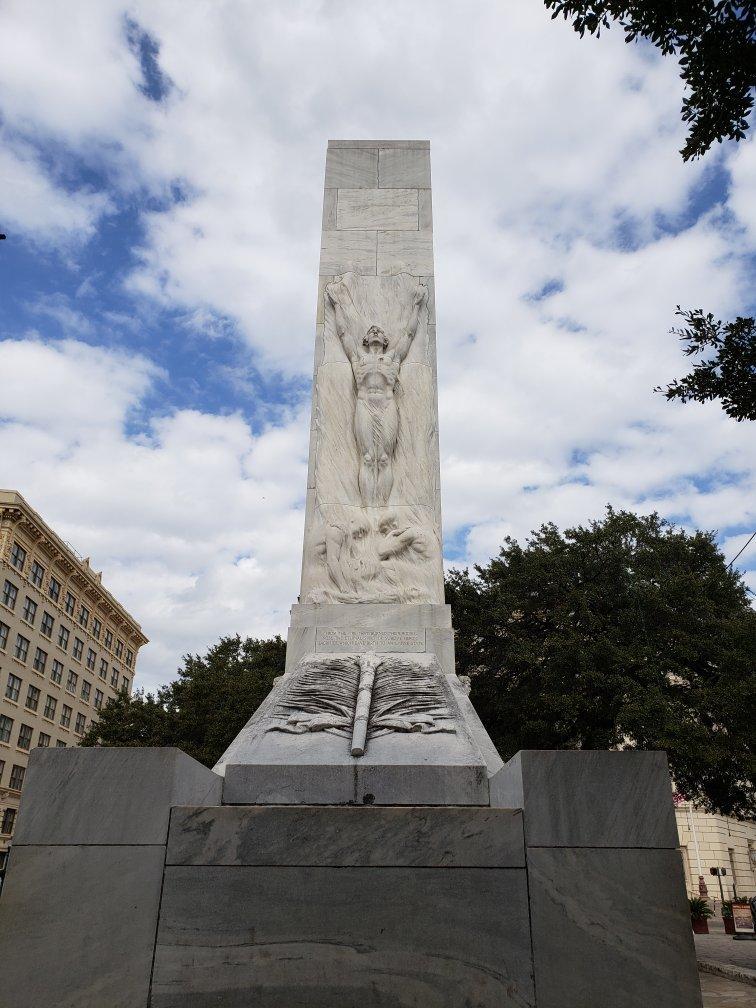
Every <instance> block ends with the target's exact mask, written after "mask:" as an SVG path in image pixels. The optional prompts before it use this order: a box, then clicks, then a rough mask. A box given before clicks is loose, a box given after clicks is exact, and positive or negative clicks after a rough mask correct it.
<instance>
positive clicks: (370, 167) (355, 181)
mask: <svg viewBox="0 0 756 1008" xmlns="http://www.w3.org/2000/svg"><path fill="white" fill-rule="evenodd" d="M377 185H378V149H377V147H375V146H374V147H372V148H367V149H360V148H354V147H346V148H341V147H337V146H335V145H333V144H329V145H328V153H327V155H326V174H325V187H326V189H338V188H340V187H341V186H345V187H348V188H355V189H357V188H363V187H365V188H370V187H371V186H377Z"/></svg>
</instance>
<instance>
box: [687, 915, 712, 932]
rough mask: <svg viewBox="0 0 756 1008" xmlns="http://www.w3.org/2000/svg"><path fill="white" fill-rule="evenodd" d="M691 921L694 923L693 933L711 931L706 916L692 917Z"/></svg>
mask: <svg viewBox="0 0 756 1008" xmlns="http://www.w3.org/2000/svg"><path fill="white" fill-rule="evenodd" d="M690 922H691V924H692V925H693V934H708V933H709V922H708V921H707V919H706V918H705V917H691V921H690Z"/></svg>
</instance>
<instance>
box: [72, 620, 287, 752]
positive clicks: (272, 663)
mask: <svg viewBox="0 0 756 1008" xmlns="http://www.w3.org/2000/svg"><path fill="white" fill-rule="evenodd" d="M285 657H286V645H285V644H284V642H283V641H282V640H281V638H280V637H274V638H273V639H272V640H254V639H252V638H251V637H248V638H246V639H244V640H242V638H241V637H239V636H236V637H224V638H222V639H221V640H220V641H219V642H218V643H217V644H215V645H214V646H213V647H211V648H210V650H209V651H208V652H207V654H205V655H203V656H199V655H186V656H185V657H184V664H183V667H182V668H180V669H179V672H178V678H177V679H176V680H175V681H174V682H172V683H170V684H169V685H168V686H165V687H163V688H162V689H160V690H158V692H157V694H156V695H152V694H150V693H147V694H145V693H140V692H137V693H135V694H134V695H133V696H129V695H128V694H127V693H121V695H120V696H119V697H118V698H117V699H116V700H112V701H111V702H110V703H109V704H108V705H107V706H106V707H105V708H104V709H103V711H102V713H101V716H100V719H99V720H98V721H96V722H95V723H93V724H92V725H91V727H90V728H89V731H88V732H87V734H86V736H85V737H84V740H83V741H82V745H86V746H95V745H103V746H178V747H179V748H180V749H183V750H184V752H185V753H188V754H189V755H190V756H193V757H194V758H195V759H197V760H199V761H200V762H201V763H204V764H205V765H206V766H212V765H213V764H214V763H215V762H216V761H217V759H218V757H219V756H220V755H221V754H222V753H223V751H224V750H225V749H226V747H227V746H228V745H229V743H230V742H232V741H233V739H234V738H235V737H236V735H238V733H239V732H240V731H241V729H242V728H243V727H244V725H245V724H246V722H247V720H248V719H249V718H250V716H251V715H252V714H253V713H254V712H255V711H256V710H257V708H258V707H259V706H260V704H261V703H262V701H263V700H264V699H265V697H266V696H267V695H268V693H269V692H270V689H271V687H272V685H273V680H274V678H275V677H276V676H279V675H281V674H282V673H283V670H284V660H285Z"/></svg>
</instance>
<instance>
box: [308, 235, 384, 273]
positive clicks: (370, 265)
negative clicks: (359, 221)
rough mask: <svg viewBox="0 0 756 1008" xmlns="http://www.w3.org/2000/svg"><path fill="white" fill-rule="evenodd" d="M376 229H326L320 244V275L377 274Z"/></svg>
mask: <svg viewBox="0 0 756 1008" xmlns="http://www.w3.org/2000/svg"><path fill="white" fill-rule="evenodd" d="M375 249H376V232H375V231H324V232H323V234H322V238H321V245H320V275H321V276H327V277H330V276H335V275H336V274H337V273H350V272H351V273H359V274H361V275H363V276H375V262H376V259H375Z"/></svg>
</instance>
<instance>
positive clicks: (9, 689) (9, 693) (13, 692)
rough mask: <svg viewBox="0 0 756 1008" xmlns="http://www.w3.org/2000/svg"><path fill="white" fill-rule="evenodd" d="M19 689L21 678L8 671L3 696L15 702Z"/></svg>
mask: <svg viewBox="0 0 756 1008" xmlns="http://www.w3.org/2000/svg"><path fill="white" fill-rule="evenodd" d="M20 690H21V680H20V679H19V678H18V676H17V675H13V673H12V672H9V673H8V682H7V683H6V684H5V696H6V697H7V699H8V700H13V702H14V703H15V702H16V701H17V700H18V694H19V692H20Z"/></svg>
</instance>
